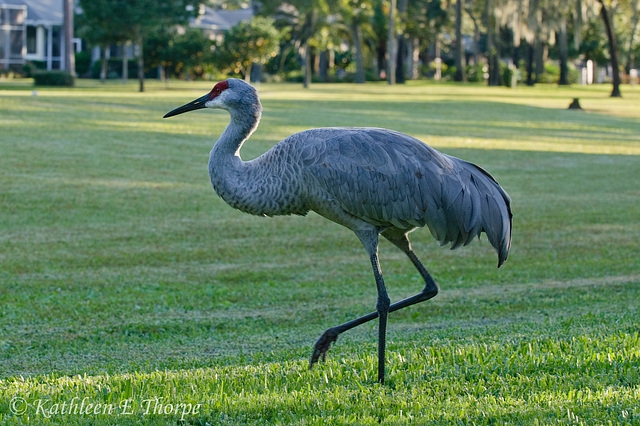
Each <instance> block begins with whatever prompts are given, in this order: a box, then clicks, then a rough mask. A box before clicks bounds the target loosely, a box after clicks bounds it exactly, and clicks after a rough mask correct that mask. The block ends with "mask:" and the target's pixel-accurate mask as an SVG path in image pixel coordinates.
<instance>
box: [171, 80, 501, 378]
mask: <svg viewBox="0 0 640 426" xmlns="http://www.w3.org/2000/svg"><path fill="white" fill-rule="evenodd" d="M204 107H209V108H223V109H226V110H227V111H229V114H230V116H231V121H230V124H229V126H227V128H226V129H225V131H224V133H223V134H222V135H221V136H220V138H219V139H218V141H217V142H216V143H215V145H214V147H213V149H212V150H211V155H210V159H209V174H210V177H211V183H212V185H213V188H214V190H215V191H216V193H217V194H218V195H219V196H220V197H221V198H222V199H223V200H224V201H225V202H227V203H228V204H229V205H231V206H232V207H235V208H237V209H239V210H242V211H244V212H247V213H251V214H254V215H265V216H274V215H288V214H297V215H305V214H307V213H308V212H309V211H315V212H316V213H318V214H320V215H322V216H324V217H326V218H327V219H329V220H332V221H334V222H336V223H339V224H341V225H343V226H346V227H347V228H349V229H351V230H352V231H354V232H355V233H356V235H357V236H358V237H359V238H360V240H361V242H362V243H363V245H364V247H365V249H366V250H367V252H368V253H369V255H370V257H371V261H372V266H373V268H374V275H375V277H376V284H377V287H378V310H377V312H375V313H372V314H370V315H368V316H365V317H361V318H360V319H358V320H354V321H352V322H350V323H347V324H343V325H341V326H338V327H334V328H333V329H330V330H327V332H325V335H323V337H321V339H320V340H319V341H318V343H317V344H316V348H315V351H314V356H313V357H312V364H313V363H314V362H315V361H317V359H318V358H319V356H322V357H323V359H324V356H325V354H326V351H327V350H328V349H329V346H330V344H331V343H332V342H333V341H335V339H336V338H337V335H338V334H340V333H341V332H343V331H346V330H347V329H349V328H352V327H353V326H355V325H359V324H360V323H361V322H358V321H359V320H361V319H366V320H367V321H368V320H369V319H373V318H375V317H377V316H379V317H380V321H381V326H380V340H382V342H380V340H379V345H381V346H379V365H378V374H379V380H380V381H383V380H384V335H383V334H384V333H383V328H384V329H386V314H387V313H388V312H391V311H393V310H396V309H400V308H402V307H404V306H400V304H401V303H402V302H405V301H406V300H408V299H406V300H405V301H402V302H398V303H396V304H394V305H391V306H389V303H388V297H387V296H386V290H385V288H384V282H383V280H382V275H381V271H380V268H379V264H378V260H377V246H378V235H379V234H381V235H383V236H384V237H386V238H387V239H389V240H390V241H392V242H393V243H394V244H396V245H397V246H398V247H399V248H400V249H402V250H403V251H404V252H405V253H406V254H407V255H408V256H409V258H410V259H411V260H412V262H413V263H414V265H416V267H417V268H418V270H419V272H420V273H421V275H422V276H423V278H425V283H426V286H425V290H423V292H422V293H421V294H420V295H422V299H421V300H417V299H416V301H412V303H409V304H413V303H417V301H422V300H426V299H424V297H426V296H425V295H426V294H427V293H428V296H429V297H428V298H430V297H433V296H434V295H435V293H437V285H436V284H435V283H434V282H433V280H432V279H431V277H430V276H429V274H428V273H427V272H426V269H424V267H423V266H422V264H421V263H420V262H419V260H417V257H415V254H414V253H413V251H412V250H411V246H410V243H409V240H408V237H407V234H408V233H409V232H411V231H412V230H414V229H416V228H418V227H424V226H426V227H428V228H429V230H430V232H431V234H432V235H433V237H434V238H435V239H436V240H437V241H438V242H439V243H440V244H441V245H446V244H450V245H451V249H455V248H457V247H459V246H462V245H467V244H469V243H470V242H471V241H472V240H473V238H474V237H477V236H479V235H480V233H482V232H484V233H485V234H486V235H487V237H488V240H489V242H490V243H491V245H492V246H493V247H494V248H495V249H496V251H497V253H498V266H500V265H502V263H503V262H504V261H505V260H506V259H507V255H508V252H509V247H510V244H511V210H510V198H509V196H508V195H507V193H506V192H505V191H504V190H503V189H502V188H501V187H500V186H499V185H498V183H497V182H496V181H495V180H494V179H493V178H492V177H491V175H489V173H487V172H486V171H484V170H483V169H481V168H479V167H478V166H476V165H474V164H471V163H468V162H466V161H463V160H460V159H458V158H455V157H452V156H449V155H446V154H442V153H440V152H438V151H436V150H435V149H433V148H431V147H430V146H428V145H426V144H425V143H423V142H421V141H419V140H417V139H415V138H413V137H411V136H408V135H405V134H403V133H400V132H396V131H392V130H386V129H378V128H358V127H335V128H319V129H312V130H307V131H303V132H300V133H296V134H294V135H292V136H289V137H288V138H286V139H284V140H283V141H281V142H279V143H278V144H276V145H275V146H274V147H273V148H272V149H270V150H269V151H267V152H266V153H264V154H263V155H261V156H260V157H258V158H256V159H254V160H251V161H246V162H245V161H242V159H241V158H240V155H239V151H240V148H241V146H242V144H243V143H244V141H246V140H247V139H248V138H249V136H250V135H251V134H252V133H253V131H255V129H256V128H257V126H258V122H259V120H260V116H261V112H262V106H261V104H260V101H259V98H258V94H257V92H256V90H255V89H254V88H253V87H252V86H251V85H249V84H247V83H245V82H243V81H241V80H237V79H229V80H227V81H224V82H221V83H218V84H217V85H216V86H215V87H214V89H213V90H212V91H211V93H209V94H207V95H205V96H203V97H202V98H199V99H196V100H195V101H193V102H191V103H189V104H186V105H184V106H182V107H180V108H177V109H175V110H174V111H171V112H170V113H168V114H167V115H166V116H165V117H170V116H172V115H176V114H180V113H182V112H186V111H190V110H193V109H199V108H204ZM434 289H435V290H434ZM434 291H435V293H434ZM420 295H417V296H420ZM417 296H416V297H417ZM409 299H411V298H409ZM385 301H386V302H385ZM385 303H386V305H387V306H386V308H385V306H384V305H385ZM396 305H398V306H399V307H396V308H395V309H394V307H395V306H396ZM405 305H406V306H408V305H407V304H406V303H405ZM385 311H386V312H385ZM372 315H373V317H372V318H369V317H371V316H372ZM383 316H384V318H383ZM354 322H358V323H357V324H355V325H352V324H351V323H354ZM382 322H384V327H383V324H382ZM332 330H333V331H332ZM334 334H335V336H334ZM323 338H324V340H325V341H322V340H323ZM326 340H328V343H327V341H326Z"/></svg>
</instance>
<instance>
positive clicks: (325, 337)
mask: <svg viewBox="0 0 640 426" xmlns="http://www.w3.org/2000/svg"><path fill="white" fill-rule="evenodd" d="M339 335H340V331H339V330H338V328H337V327H334V328H330V329H328V330H327V331H325V332H324V333H322V336H320V338H319V339H318V341H317V342H316V344H315V346H314V348H313V354H312V355H311V361H310V362H309V369H311V367H313V364H315V363H316V362H318V360H319V359H320V357H322V362H324V361H325V358H326V357H327V351H329V348H330V347H331V344H332V343H333V342H335V341H336V339H338V336H339Z"/></svg>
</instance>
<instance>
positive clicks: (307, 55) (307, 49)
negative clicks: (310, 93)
mask: <svg viewBox="0 0 640 426" xmlns="http://www.w3.org/2000/svg"><path fill="white" fill-rule="evenodd" d="M303 49H304V52H303V54H304V80H303V82H302V87H304V88H305V89H308V88H309V87H310V86H311V46H309V42H308V41H307V42H305V44H304V47H303Z"/></svg>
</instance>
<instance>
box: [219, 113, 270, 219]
mask: <svg viewBox="0 0 640 426" xmlns="http://www.w3.org/2000/svg"><path fill="white" fill-rule="evenodd" d="M261 113H262V107H261V105H260V102H259V101H258V102H257V104H254V105H249V106H247V107H244V108H238V109H236V108H230V109H229V115H230V116H231V121H230V122H229V125H228V126H227V128H226V129H225V131H224V132H223V133H222V135H221V136H220V138H219V139H218V141H217V142H216V143H215V145H214V146H213V149H212V150H211V154H210V155H209V177H210V178H211V185H212V186H213V189H214V190H215V191H216V193H217V194H218V195H219V196H220V197H221V198H222V199H223V200H225V201H226V202H227V203H228V204H230V205H231V206H233V207H236V208H239V209H241V210H244V211H249V210H253V207H252V206H250V205H248V204H252V203H251V201H250V195H251V194H249V192H250V190H249V188H248V186H250V185H251V183H250V182H249V180H250V179H251V177H250V173H248V170H247V169H248V168H249V166H248V163H245V162H243V161H242V159H241V158H240V148H241V147H242V144H243V143H244V142H245V141H246V140H247V139H249V137H250V136H251V134H252V133H253V132H254V131H255V130H256V128H257V127H258V123H259V122H260V117H261Z"/></svg>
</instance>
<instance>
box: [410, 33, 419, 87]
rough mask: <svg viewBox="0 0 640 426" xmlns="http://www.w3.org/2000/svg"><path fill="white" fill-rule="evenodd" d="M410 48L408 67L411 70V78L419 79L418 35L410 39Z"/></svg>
mask: <svg viewBox="0 0 640 426" xmlns="http://www.w3.org/2000/svg"><path fill="white" fill-rule="evenodd" d="M408 50H409V58H408V59H409V62H408V66H407V68H408V71H409V80H417V79H418V65H419V63H420V40H419V39H418V38H417V37H411V38H410V39H409V40H408Z"/></svg>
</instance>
